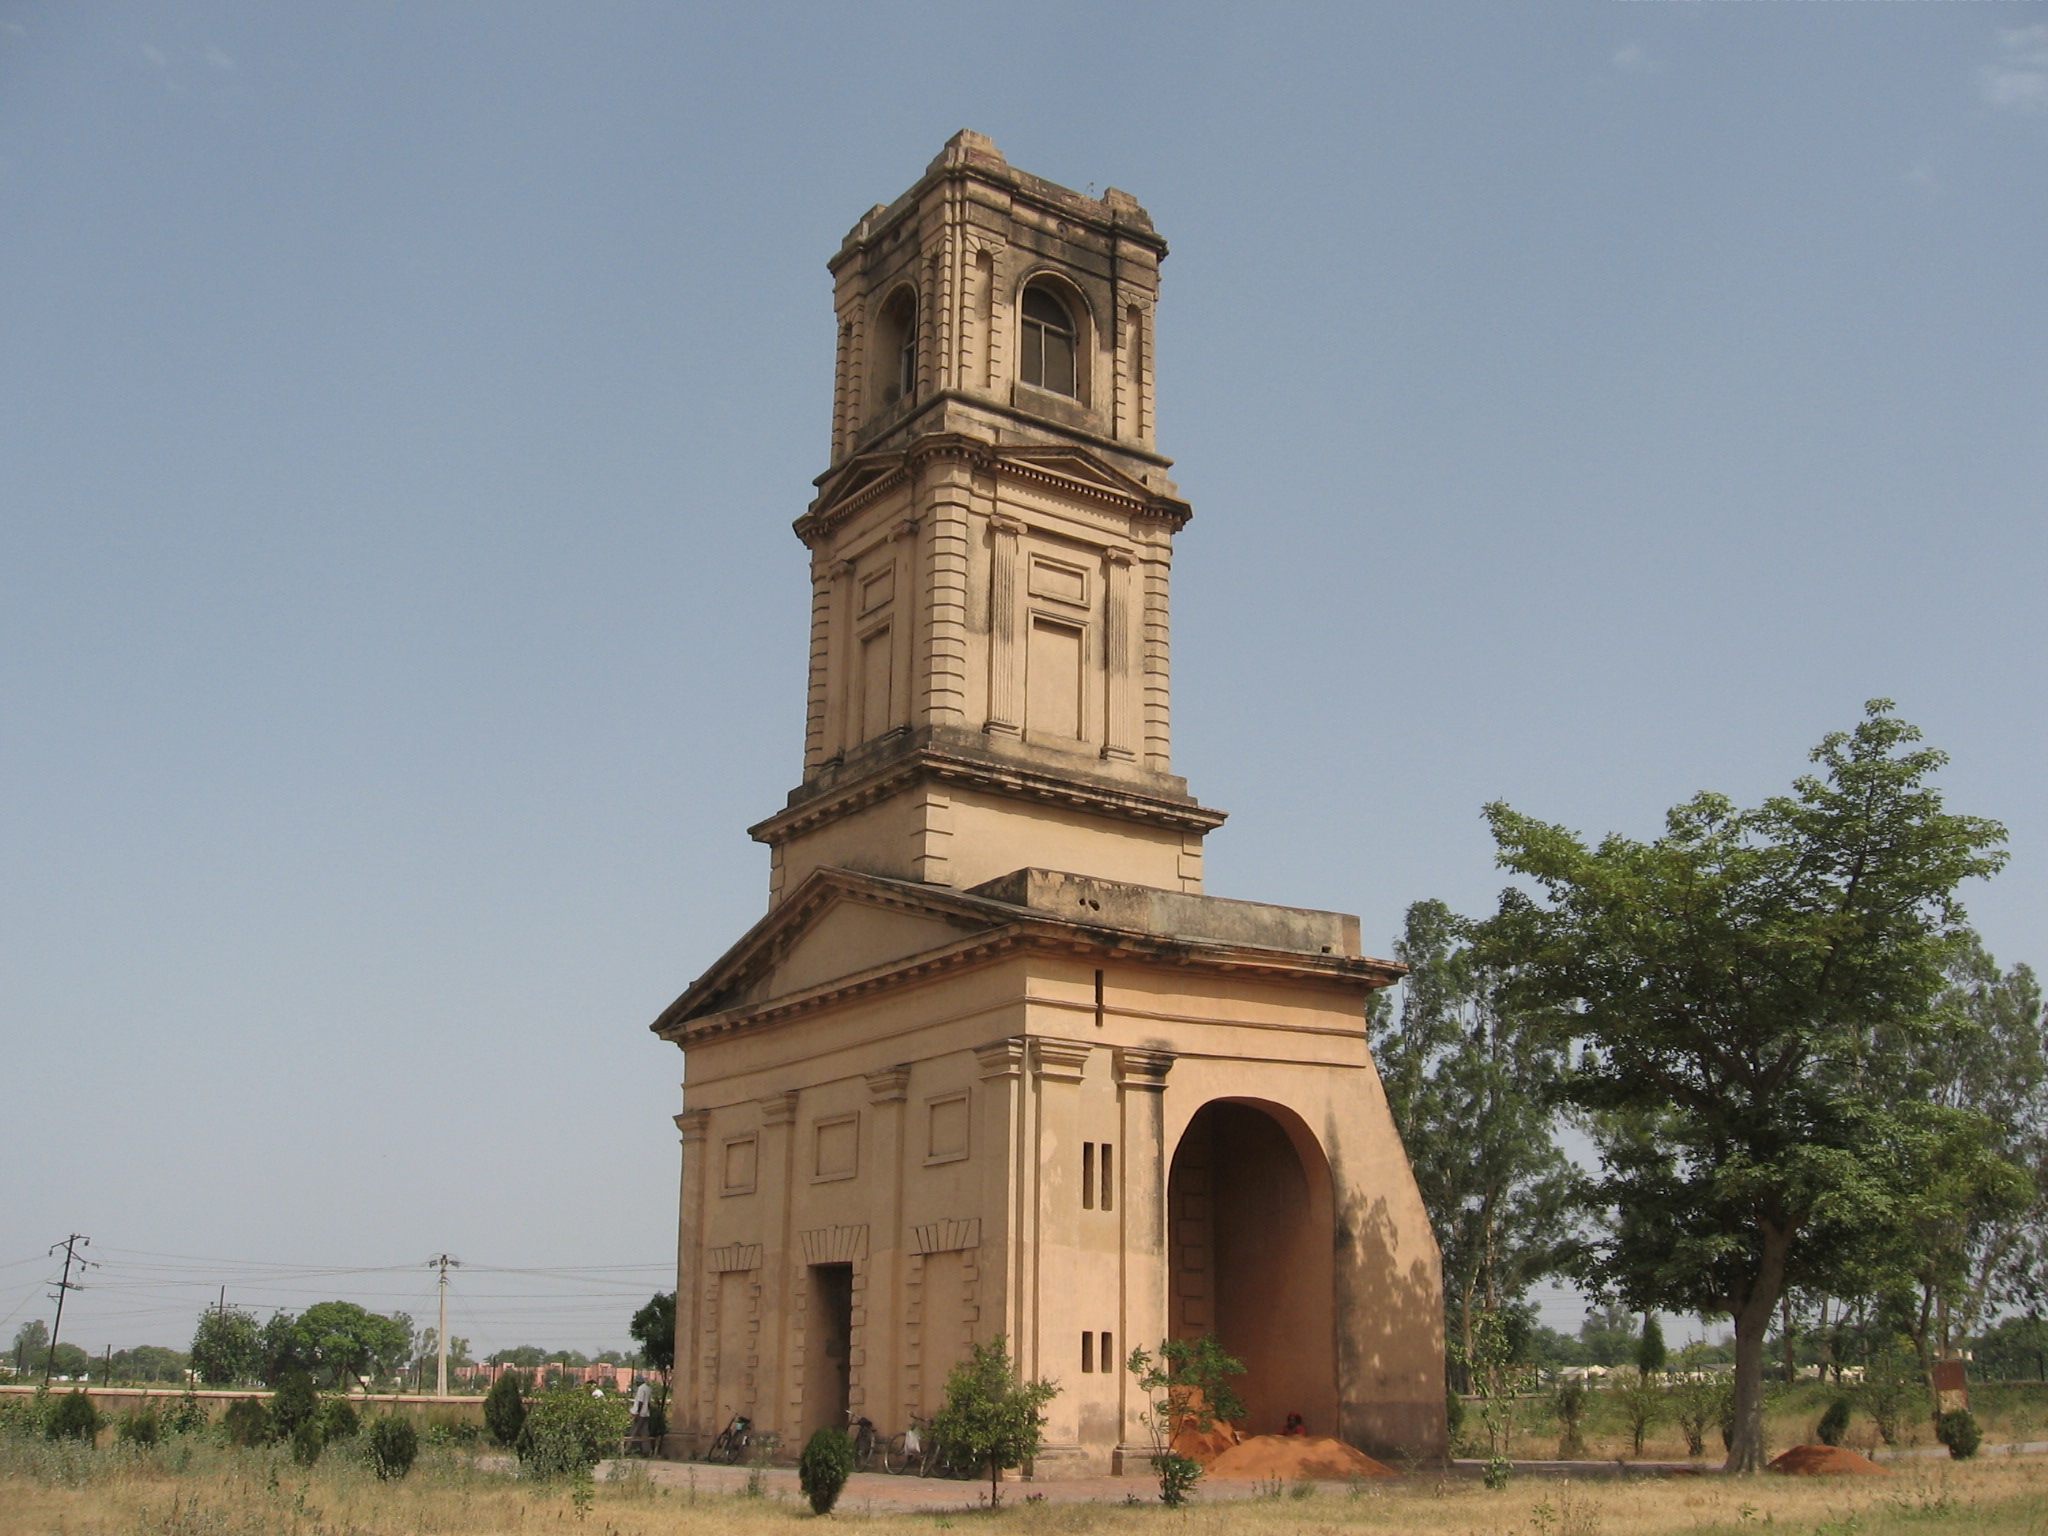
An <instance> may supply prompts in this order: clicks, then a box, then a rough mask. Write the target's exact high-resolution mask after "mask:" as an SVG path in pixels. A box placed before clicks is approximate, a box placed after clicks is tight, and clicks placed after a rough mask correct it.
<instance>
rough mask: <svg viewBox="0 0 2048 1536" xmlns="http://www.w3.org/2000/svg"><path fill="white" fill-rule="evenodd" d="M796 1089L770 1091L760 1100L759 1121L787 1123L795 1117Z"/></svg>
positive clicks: (765, 1123) (768, 1123) (775, 1123)
mask: <svg viewBox="0 0 2048 1536" xmlns="http://www.w3.org/2000/svg"><path fill="white" fill-rule="evenodd" d="M796 1101H797V1090H796V1089H794V1088H792V1089H790V1090H789V1091H788V1092H786V1093H771V1094H769V1095H768V1097H767V1098H765V1099H763V1100H762V1101H761V1123H762V1124H763V1125H788V1124H789V1123H790V1122H791V1121H793V1120H795V1119H796Z"/></svg>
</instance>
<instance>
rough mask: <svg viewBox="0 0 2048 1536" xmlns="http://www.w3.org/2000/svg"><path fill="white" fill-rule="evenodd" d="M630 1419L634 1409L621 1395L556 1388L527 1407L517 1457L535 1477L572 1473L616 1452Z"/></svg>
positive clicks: (630, 1422)
mask: <svg viewBox="0 0 2048 1536" xmlns="http://www.w3.org/2000/svg"><path fill="white" fill-rule="evenodd" d="M632 1420H633V1415H632V1410H630V1409H629V1408H627V1406H626V1404H625V1402H624V1401H623V1400H622V1399H620V1398H616V1397H592V1396H591V1395H590V1394H589V1393H587V1392H585V1391H584V1390H583V1389H582V1388H581V1387H558V1388H556V1389H555V1390H554V1391H552V1392H545V1393H542V1394H541V1396H540V1397H539V1398H537V1399H536V1400H535V1401H534V1403H533V1406H532V1407H530V1408H528V1409H527V1411H526V1425H525V1427H524V1428H523V1429H521V1430H520V1431H519V1443H518V1447H517V1449H518V1451H519V1460H520V1462H521V1463H522V1464H523V1465H524V1466H525V1468H526V1470H527V1473H528V1475H530V1476H533V1477H540V1478H548V1477H574V1476H575V1475H576V1473H577V1472H578V1471H580V1470H585V1469H588V1468H590V1467H594V1466H596V1465H597V1464H598V1462H600V1461H602V1460H603V1459H604V1458H605V1457H607V1456H610V1455H613V1454H615V1453H616V1452H617V1451H618V1449H619V1446H620V1444H621V1443H622V1442H623V1441H624V1440H625V1438H626V1430H627V1429H628V1428H629V1427H630V1426H631V1424H632Z"/></svg>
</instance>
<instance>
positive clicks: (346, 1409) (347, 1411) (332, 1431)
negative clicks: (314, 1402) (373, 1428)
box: [313, 1397, 363, 1445]
mask: <svg viewBox="0 0 2048 1536" xmlns="http://www.w3.org/2000/svg"><path fill="white" fill-rule="evenodd" d="M313 1422H314V1423H316V1424H318V1425H319V1426H320V1439H321V1441H322V1442H323V1443H324V1444H327V1445H332V1444H334V1442H335V1441H337V1440H350V1439H353V1438H354V1437H355V1435H356V1432H357V1431H358V1430H360V1429H361V1428H362V1427H363V1422H362V1420H361V1419H359V1418H357V1417H356V1411H355V1409H354V1407H352V1406H351V1405H350V1404H349V1403H348V1402H347V1401H346V1400H345V1399H343V1398H339V1397H330V1398H328V1399H326V1401H324V1402H322V1403H321V1404H320V1415H319V1417H318V1418H316V1419H315V1420H314V1421H313Z"/></svg>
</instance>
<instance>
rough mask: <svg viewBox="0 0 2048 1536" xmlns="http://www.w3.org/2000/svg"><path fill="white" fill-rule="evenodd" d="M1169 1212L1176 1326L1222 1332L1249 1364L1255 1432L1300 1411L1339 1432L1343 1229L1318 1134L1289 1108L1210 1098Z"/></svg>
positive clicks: (1185, 1142)
mask: <svg viewBox="0 0 2048 1536" xmlns="http://www.w3.org/2000/svg"><path fill="white" fill-rule="evenodd" d="M1167 1210H1168V1220H1169V1222H1170V1224H1171V1225H1170V1233H1169V1246H1170V1250H1171V1264H1172V1270H1173V1275H1172V1293H1173V1294H1172V1298H1171V1309H1172V1315H1171V1327H1170V1331H1171V1332H1172V1334H1173V1336H1174V1337H1175V1338H1199V1337H1201V1335H1203V1334H1205V1333H1213V1334H1215V1335H1216V1336H1217V1338H1218V1339H1219V1340H1220V1341H1221V1342H1222V1345H1223V1347H1224V1348H1225V1349H1226V1350H1228V1351H1229V1352H1230V1353H1231V1354H1233V1355H1235V1356H1237V1357H1238V1359H1240V1360H1242V1361H1243V1362H1244V1363H1245V1367H1246V1371H1245V1375H1244V1376H1243V1377H1242V1378H1241V1379H1240V1381H1239V1383H1238V1390H1239V1392H1240V1393H1241V1394H1242V1396H1243V1397H1244V1400H1245V1408H1246V1414H1245V1423H1244V1425H1243V1428H1244V1430H1245V1432H1246V1433H1247V1434H1255V1435H1262V1434H1277V1433H1279V1432H1280V1430H1281V1429H1282V1428H1283V1427H1284V1426H1285V1423H1286V1420H1287V1415H1288V1414H1290V1413H1298V1414H1301V1415H1302V1417H1303V1418H1304V1419H1305V1420H1306V1421H1307V1424H1308V1430H1309V1433H1311V1434H1316V1435H1334V1434H1336V1433H1337V1431H1338V1420H1337V1337H1336V1296H1335V1284H1336V1261H1335V1254H1334V1236H1335V1234H1334V1224H1333V1211H1332V1207H1331V1203H1330V1170H1329V1165H1328V1163H1327V1162H1326V1161H1325V1160H1324V1157H1323V1153H1322V1149H1321V1147H1319V1146H1318V1145H1317V1144H1316V1140H1315V1137H1314V1136H1313V1135H1312V1134H1311V1133H1310V1132H1309V1130H1308V1128H1307V1127H1306V1126H1305V1125H1303V1124H1302V1123H1301V1120H1300V1118H1299V1117H1298V1116H1296V1115H1295V1114H1293V1113H1292V1112H1291V1111H1289V1110H1287V1109H1284V1108H1282V1107H1281V1106H1279V1105H1275V1104H1265V1103H1262V1102H1259V1101H1256V1100H1250V1099H1218V1100H1215V1101H1213V1102H1211V1103H1208V1104H1205V1105H1203V1106H1202V1108H1201V1110H1200V1111H1199V1112H1198V1113H1197V1114H1196V1115H1195V1117H1194V1119H1193V1120H1192V1121H1190V1122H1189V1124H1188V1128H1187V1131H1186V1132H1185V1133H1184V1134H1183V1135H1182V1137H1181V1139H1180V1145H1179V1146H1178V1147H1177V1148H1175V1150H1174V1154H1173V1170H1172V1173H1171V1175H1170V1176H1169V1178H1168V1181H1167Z"/></svg>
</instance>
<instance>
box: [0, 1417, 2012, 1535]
mask: <svg viewBox="0 0 2048 1536" xmlns="http://www.w3.org/2000/svg"><path fill="white" fill-rule="evenodd" d="M1129 1487H1130V1489H1131V1491H1132V1492H1133V1493H1134V1494H1137V1495H1140V1496H1142V1497H1149V1495H1150V1493H1151V1491H1152V1490H1151V1487H1150V1485H1149V1484H1148V1483H1144V1482H1140V1481H1138V1480H1136V1479H1132V1480H1131V1482H1130V1484H1129ZM1029 1491H1030V1485H1029V1484H1022V1485H1011V1493H1010V1497H1011V1498H1012V1499H1015V1500H1017V1501H1018V1502H1016V1503H1012V1504H1006V1507H1005V1508H1004V1509H1003V1510H1002V1511H1001V1512H1000V1513H998V1514H996V1515H993V1516H992V1515H990V1514H988V1513H986V1512H977V1511H974V1510H971V1509H960V1510H954V1511H951V1512H934V1513H930V1514H916V1515H881V1514H877V1515H871V1516H868V1515H861V1514H858V1513H853V1512H850V1511H849V1512H842V1513H840V1514H837V1515H834V1516H833V1517H832V1519H833V1520H834V1521H836V1522H837V1523H839V1524H841V1525H852V1526H858V1527H860V1528H861V1529H862V1530H864V1531H868V1532H872V1533H873V1536H899V1533H900V1536H926V1533H929V1532H932V1531H937V1530H946V1529H958V1530H961V1531H963V1532H965V1531H971V1530H973V1529H976V1528H981V1529H984V1530H988V1531H990V1532H992V1533H993V1532H995V1531H1000V1532H1002V1533H1003V1536H1069V1533H1072V1536H1084V1533H1100V1536H1125V1533H1128V1536H1151V1533H1157V1536H1261V1533H1267V1532H1270V1533H1275V1536H1277V1533H1280V1532H1313V1533H1318V1536H1325V1533H1329V1536H1336V1533H1348V1532H1353V1531H1356V1532H1360V1533H1365V1532H1387V1533H1396V1532H1398V1533H1404V1536H1405V1533H1411V1532H1412V1533H1418V1536H1467V1533H1470V1536H1481V1533H1486V1536H1634V1533H1643V1536H1656V1533H1662V1532H1667V1531H1668V1532H1682V1533H1685V1536H1711V1533H1719V1532H1724V1531H1725V1532H1744V1533H1747V1532H1752V1531H1754V1530H1755V1529H1756V1528H1757V1527H1759V1526H1765V1525H1768V1526H1772V1527H1773V1528H1777V1527H1783V1528H1785V1529H1787V1530H1788V1531H1794V1532H1797V1533H1799V1536H1808V1533H1812V1536H1893V1533H1897V1536H1942V1533H1947V1532H1957V1533H1961V1532H1965V1531H1967V1532H1970V1533H1972V1536H2048V1458H2041V1457H2017V1458H2016V1457H1992V1458H1989V1459H1985V1460H1981V1461H1977V1462H1969V1463H1957V1464H1949V1463H1935V1464H1930V1465H1928V1466H1926V1467H1924V1468H1921V1467H1916V1468H1913V1469H1912V1470H1910V1471H1906V1472H1903V1473H1901V1474H1900V1475H1898V1476H1895V1477H1888V1478H1877V1477H1867V1478H1784V1477H1775V1476H1766V1477H1756V1478H1742V1479H1735V1478H1727V1479H1724V1478H1720V1477H1680V1478H1671V1479H1643V1480H1628V1481H1620V1480H1604V1481H1600V1480H1591V1479H1588V1480H1585V1481H1572V1482H1567V1481H1561V1480H1549V1479H1537V1478H1521V1479H1517V1480H1516V1481H1515V1482H1514V1483H1512V1484H1510V1486H1509V1487H1508V1488H1507V1489H1505V1490H1503V1491H1501V1492H1497V1493H1495V1492H1488V1491H1487V1490H1486V1489H1485V1488H1483V1487H1481V1486H1480V1485H1478V1484H1477V1483H1475V1482H1472V1481H1470V1480H1463V1479H1448V1478H1438V1477H1433V1476H1427V1475H1425V1476H1421V1477H1417V1478H1414V1479H1403V1480H1401V1481H1398V1482H1375V1483H1372V1484H1369V1485H1365V1486H1362V1487H1359V1488H1357V1489H1355V1490H1348V1489H1344V1488H1337V1487H1330V1486H1328V1485H1325V1486H1323V1487H1318V1488H1308V1489H1297V1488H1286V1489H1279V1488H1276V1489H1273V1490H1272V1491H1271V1494H1272V1496H1271V1497H1263V1498H1256V1499H1253V1500H1250V1501H1248V1502H1244V1501H1233V1502H1230V1503H1218V1502H1205V1501H1203V1500H1201V1499H1200V1498H1199V1496H1198V1498H1197V1500H1196V1502H1195V1504H1194V1505H1192V1506H1191V1507H1190V1508H1189V1509H1187V1510H1186V1511H1182V1512H1175V1511H1170V1510H1166V1509H1163V1508H1161V1507H1160V1506H1159V1505H1158V1504H1157V1503H1146V1504H1143V1505H1142V1506H1140V1507H1123V1506H1119V1505H1117V1504H1115V1503H1095V1504H1060V1503H1044V1504H1031V1503H1026V1502H1022V1500H1023V1499H1024V1497H1025V1496H1026V1495H1027V1494H1028V1493H1029ZM961 1497H962V1499H963V1500H968V1499H971V1498H972V1497H973V1491H972V1489H970V1488H968V1487H967V1486H966V1485H961ZM810 1518H811V1517H810V1516H809V1515H808V1513H807V1512H805V1511H804V1510H803V1509H802V1507H801V1506H799V1505H798V1504H797V1503H795V1502H794V1501H793V1500H789V1499H787V1498H773V1497H771V1498H748V1497H746V1496H744V1495H734V1494H719V1495H711V1494H695V1495H693V1494H692V1493H691V1492H689V1491H688V1490H686V1489H671V1490H663V1489H659V1488H656V1487H654V1486H652V1485H651V1484H650V1483H648V1482H647V1480H646V1479H645V1478H644V1477H633V1478H629V1479H628V1480H626V1481H623V1482H619V1483H599V1484H597V1485H596V1486H595V1487H593V1488H589V1489H587V1490H585V1491H583V1492H582V1493H580V1494H579V1492H578V1491H577V1490H574V1489H572V1488H570V1487H568V1486H564V1485H553V1486H547V1485H538V1486H537V1485H534V1484H530V1483H523V1482H520V1481H517V1480H515V1479H514V1478H511V1477H507V1476H504V1475H502V1474H492V1473H486V1472H482V1471H478V1470H476V1469H475V1468H474V1467H473V1466H472V1465H471V1464H470V1463H469V1462H468V1460H467V1459H466V1458H463V1457H461V1456H459V1455H457V1454H456V1453H453V1452H449V1451H430V1452H428V1453H426V1454H425V1455H423V1456H422V1458H421V1461H420V1464H419V1465H418V1466H417V1467H416V1468H415V1469H414V1471H413V1474H412V1476H410V1477H408V1478H407V1479H405V1480H404V1481H403V1482H398V1483H379V1482H378V1481H377V1480H376V1479H375V1478H374V1477H373V1476H371V1475H370V1474H369V1472H368V1471H367V1470H366V1469H364V1468H363V1467H361V1466H360V1465H357V1464H356V1463H354V1462H353V1461H351V1460H350V1459H348V1458H346V1457H326V1458H323V1459H322V1460H321V1461H320V1463H319V1464H317V1465H316V1466H314V1467H312V1468H310V1469H303V1468H300V1467H298V1466H296V1465H295V1464H294V1463H293V1462H292V1461H291V1459H290V1458H289V1457H288V1456H286V1455H284V1454H282V1453H279V1452H272V1451H235V1450H229V1449H226V1448H222V1447H217V1446H214V1445H212V1444H210V1443H207V1442H205V1441H203V1440H199V1439H193V1440H188V1441H181V1442H173V1443H172V1444H170V1445H168V1446H163V1447H155V1448H150V1449H146V1450H138V1449H135V1448H132V1447H108V1448H102V1449H92V1448H88V1447H82V1446H69V1447H55V1446H49V1445H46V1444H44V1443H41V1442H36V1441H26V1440H19V1439H10V1440H6V1441H0V1533H4V1536H31V1533H33V1536H766V1533H771V1532H788V1533H789V1536H796V1532H797V1531H798V1529H800V1527H801V1526H802V1524H803V1523H804V1522H806V1521H808V1520H809V1519H810Z"/></svg>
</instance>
